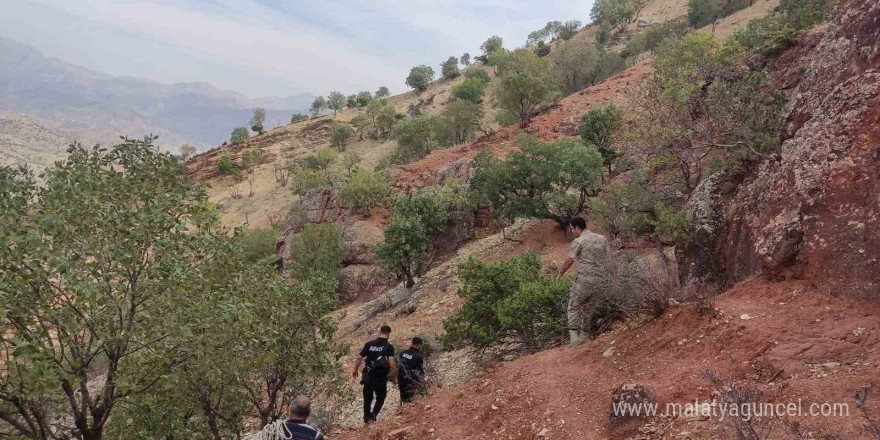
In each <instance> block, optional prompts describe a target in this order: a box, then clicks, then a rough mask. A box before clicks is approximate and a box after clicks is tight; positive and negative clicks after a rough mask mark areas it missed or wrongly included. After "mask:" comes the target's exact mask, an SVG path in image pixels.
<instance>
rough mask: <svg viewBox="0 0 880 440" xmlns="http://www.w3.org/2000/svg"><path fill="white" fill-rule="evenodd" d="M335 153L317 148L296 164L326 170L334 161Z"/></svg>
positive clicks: (311, 168)
mask: <svg viewBox="0 0 880 440" xmlns="http://www.w3.org/2000/svg"><path fill="white" fill-rule="evenodd" d="M336 159H337V157H336V154H334V153H333V151H332V150H329V149H325V150H319V151H318V152H317V153H315V154H310V155H308V156H306V157H304V158H302V159H301V160H299V161H298V165H300V166H302V167H303V168H306V169H309V170H314V171H326V170H328V169H329V168H330V166H331V165H333V164H334V163H335V162H336Z"/></svg>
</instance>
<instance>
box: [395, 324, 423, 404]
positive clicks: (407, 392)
mask: <svg viewBox="0 0 880 440" xmlns="http://www.w3.org/2000/svg"><path fill="white" fill-rule="evenodd" d="M424 363H425V359H424V357H423V356H422V338H420V337H418V336H416V337H415V338H413V339H412V344H411V345H410V347H409V348H407V349H406V350H404V351H403V353H401V354H400V367H399V368H398V370H397V371H398V373H397V386H398V387H399V388H400V401H401V402H404V403H405V402H412V398H413V396H415V395H416V393H418V392H419V391H420V390H421V389H422V380H423V379H424V377H425V367H424Z"/></svg>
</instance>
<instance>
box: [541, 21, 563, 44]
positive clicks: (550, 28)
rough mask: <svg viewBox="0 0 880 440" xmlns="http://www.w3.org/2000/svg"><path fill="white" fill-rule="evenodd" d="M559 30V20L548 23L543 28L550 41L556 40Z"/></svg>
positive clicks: (560, 26) (560, 24)
mask: <svg viewBox="0 0 880 440" xmlns="http://www.w3.org/2000/svg"><path fill="white" fill-rule="evenodd" d="M561 29H562V22H561V21H559V20H554V21H548V22H547V25H545V26H544V31H545V32H547V36H548V37H549V38H550V40H551V41H552V40H555V39H556V37H557V36H558V35H559V32H560V30H561Z"/></svg>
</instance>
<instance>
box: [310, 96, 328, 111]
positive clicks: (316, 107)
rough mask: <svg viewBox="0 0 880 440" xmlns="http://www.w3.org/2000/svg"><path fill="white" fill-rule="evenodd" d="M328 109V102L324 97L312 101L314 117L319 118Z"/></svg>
mask: <svg viewBox="0 0 880 440" xmlns="http://www.w3.org/2000/svg"><path fill="white" fill-rule="evenodd" d="M325 108H327V100H326V99H325V98H324V97H323V96H319V97H317V98H315V100H314V101H312V107H311V112H312V116H318V115H320V114H321V112H323V111H324V109H325Z"/></svg>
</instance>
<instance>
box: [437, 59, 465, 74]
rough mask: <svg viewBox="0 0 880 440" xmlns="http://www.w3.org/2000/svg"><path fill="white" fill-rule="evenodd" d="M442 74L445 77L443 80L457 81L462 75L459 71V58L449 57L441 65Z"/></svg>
mask: <svg viewBox="0 0 880 440" xmlns="http://www.w3.org/2000/svg"><path fill="white" fill-rule="evenodd" d="M440 74H441V75H443V79H455V78H458V76H459V75H461V72H459V71H458V58H456V57H449V58H448V59H447V60H446V61H444V62H442V63H441V64H440Z"/></svg>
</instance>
